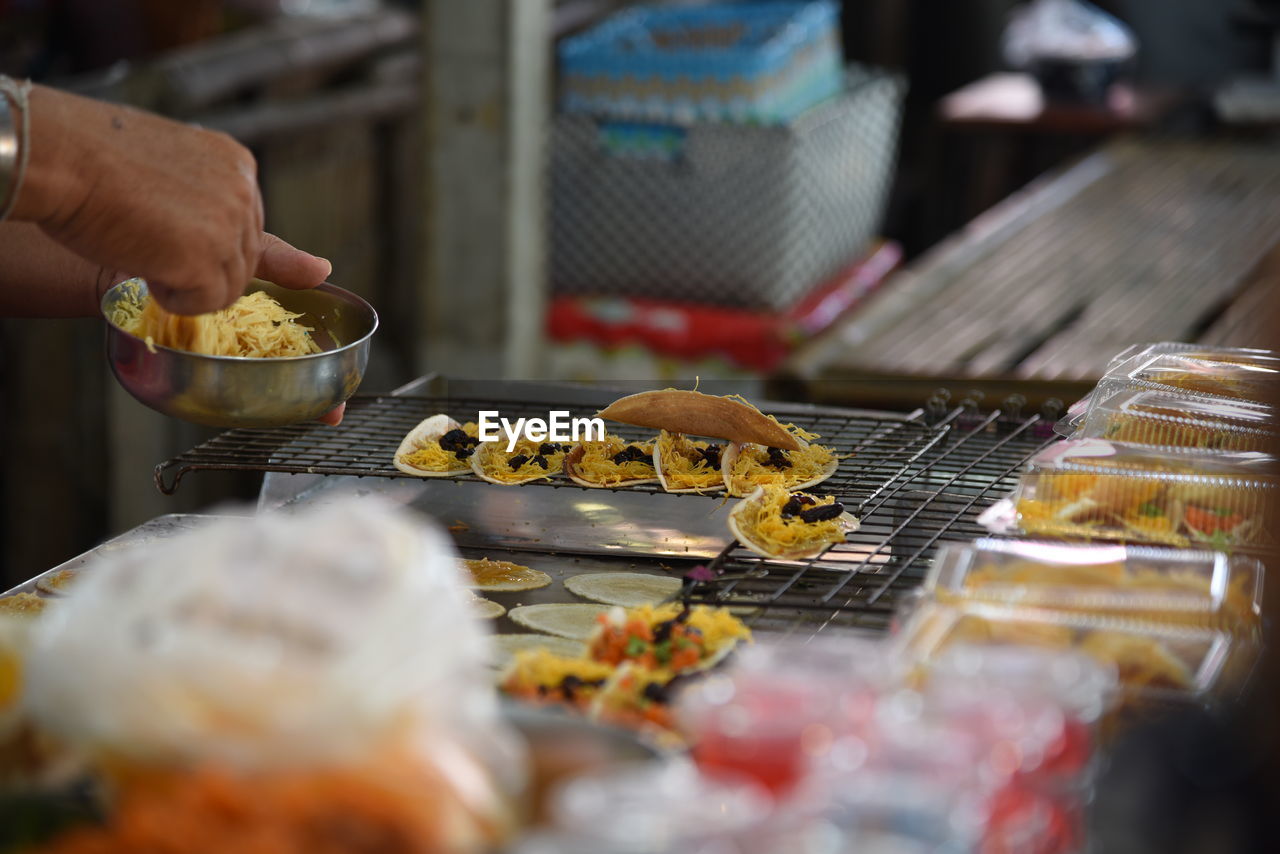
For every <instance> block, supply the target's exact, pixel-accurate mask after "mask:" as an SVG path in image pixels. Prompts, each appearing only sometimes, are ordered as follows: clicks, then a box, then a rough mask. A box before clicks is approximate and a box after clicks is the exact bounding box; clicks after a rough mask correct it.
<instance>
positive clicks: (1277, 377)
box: [1112, 352, 1280, 403]
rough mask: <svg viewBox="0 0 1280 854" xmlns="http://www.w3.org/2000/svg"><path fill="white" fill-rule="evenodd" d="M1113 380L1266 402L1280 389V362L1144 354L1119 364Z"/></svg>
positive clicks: (1264, 359) (1187, 353)
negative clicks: (1124, 380)
mask: <svg viewBox="0 0 1280 854" xmlns="http://www.w3.org/2000/svg"><path fill="white" fill-rule="evenodd" d="M1112 378H1116V379H1126V380H1132V381H1136V382H1139V383H1149V384H1151V385H1152V386H1163V387H1165V388H1170V389H1175V390H1180V391H1189V392H1193V393H1195V394H1208V395H1216V396H1219V397H1229V398H1233V399H1236V400H1248V401H1254V402H1257V403H1263V402H1265V401H1266V400H1267V399H1268V398H1269V397H1270V396H1271V395H1272V394H1274V393H1275V392H1276V391H1277V390H1278V389H1280V360H1277V359H1275V358H1274V357H1266V358H1262V357H1259V358H1257V359H1252V360H1242V361H1226V360H1223V359H1221V358H1217V359H1215V358H1212V357H1208V356H1207V355H1206V354H1202V353H1197V352H1184V353H1156V354H1145V353H1144V354H1139V355H1137V356H1135V357H1133V358H1131V359H1128V360H1126V361H1124V362H1121V363H1120V364H1119V365H1117V366H1116V368H1115V372H1114V374H1112Z"/></svg>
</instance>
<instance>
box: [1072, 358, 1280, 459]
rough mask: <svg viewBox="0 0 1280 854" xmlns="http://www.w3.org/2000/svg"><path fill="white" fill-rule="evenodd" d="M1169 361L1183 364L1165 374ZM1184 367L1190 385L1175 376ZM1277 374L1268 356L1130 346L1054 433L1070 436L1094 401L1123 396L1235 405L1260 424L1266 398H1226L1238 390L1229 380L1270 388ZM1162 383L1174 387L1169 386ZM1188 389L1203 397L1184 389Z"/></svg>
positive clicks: (1266, 414) (1278, 363) (1279, 364)
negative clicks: (1241, 378)
mask: <svg viewBox="0 0 1280 854" xmlns="http://www.w3.org/2000/svg"><path fill="white" fill-rule="evenodd" d="M1171 359H1173V360H1183V363H1182V367H1181V368H1177V369H1173V370H1170V368H1171V366H1172V365H1173V364H1177V363H1176V362H1173V363H1171V362H1170V361H1169V360H1171ZM1187 366H1192V367H1193V368H1194V371H1193V373H1194V375H1195V379H1194V380H1186V379H1185V378H1183V377H1181V376H1180V375H1181V374H1183V373H1186V371H1185V370H1184V369H1185V368H1186V367H1187ZM1277 370H1280V356H1278V355H1277V354H1276V353H1274V352H1272V351H1270V350H1252V349H1242V348H1229V347H1228V348H1215V347H1205V346H1203V345H1200V344H1184V343H1178V342H1163V343H1159V344H1135V345H1134V346H1132V347H1129V348H1128V349H1126V350H1124V351H1123V352H1121V353H1120V354H1119V355H1117V356H1116V357H1115V358H1113V359H1112V360H1111V362H1110V363H1109V364H1108V365H1107V368H1106V370H1105V371H1104V372H1103V375H1102V379H1101V380H1100V381H1099V382H1098V387H1097V388H1096V389H1094V390H1093V391H1092V392H1091V393H1089V394H1087V395H1085V396H1084V397H1083V398H1081V399H1080V400H1078V401H1076V402H1075V403H1073V404H1072V405H1071V407H1070V408H1069V409H1068V410H1067V414H1066V416H1065V417H1064V418H1063V419H1062V420H1061V421H1059V422H1058V424H1057V425H1056V426H1055V428H1054V429H1055V430H1056V431H1057V432H1058V433H1059V434H1060V435H1063V436H1071V435H1073V434H1074V433H1075V431H1076V430H1077V429H1078V428H1079V427H1080V425H1081V424H1082V423H1083V421H1084V419H1085V417H1086V415H1088V413H1089V411H1090V410H1091V409H1092V408H1093V407H1094V406H1095V405H1097V404H1098V403H1099V401H1102V400H1105V399H1108V398H1110V397H1112V396H1114V395H1116V394H1120V393H1123V392H1126V391H1157V392H1166V393H1173V394H1176V395H1178V397H1179V398H1182V399H1201V398H1207V399H1208V401H1207V402H1217V403H1222V402H1224V401H1235V406H1237V407H1241V408H1244V409H1245V410H1254V409H1256V412H1252V413H1247V417H1248V418H1249V419H1250V421H1251V422H1252V421H1253V420H1254V419H1255V418H1260V419H1262V420H1264V421H1265V420H1268V419H1270V418H1271V412H1272V409H1271V406H1270V405H1269V404H1268V403H1266V402H1265V401H1266V400H1268V399H1269V398H1264V399H1263V400H1255V399H1242V398H1241V397H1240V396H1239V395H1237V394H1232V393H1230V388H1231V387H1233V386H1235V385H1239V384H1238V383H1233V382H1231V380H1232V379H1233V376H1232V375H1233V374H1239V373H1240V372H1242V371H1244V372H1248V373H1249V374H1250V375H1251V378H1252V379H1253V380H1254V381H1261V380H1262V378H1269V379H1267V380H1266V382H1269V383H1270V382H1274V379H1275V376H1276V374H1275V372H1276V371H1277ZM1165 380H1171V381H1172V382H1174V383H1175V384H1174V385H1170V384H1168V383H1167V382H1165ZM1188 384H1190V385H1194V386H1198V387H1199V388H1200V389H1207V391H1205V390H1196V389H1191V388H1187V387H1186V386H1187V385H1188ZM1201 402H1202V403H1204V402H1206V401H1203V400H1202V401H1201ZM1197 417H1199V416H1197Z"/></svg>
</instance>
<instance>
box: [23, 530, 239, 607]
mask: <svg viewBox="0 0 1280 854" xmlns="http://www.w3.org/2000/svg"><path fill="white" fill-rule="evenodd" d="M220 518H223V517H222V516H216V515H208V514H200V513H168V514H166V515H164V516H157V517H156V518H155V519H151V520H149V521H146V522H143V523H142V524H141V525H139V526H138V527H136V528H133V529H131V530H128V531H125V532H124V533H123V534H120V535H119V536H116V537H112V538H111V539H109V540H106V541H105V542H102V543H100V544H98V545H96V546H94V547H93V548H91V549H89V550H88V551H87V552H84V553H83V554H80V555H77V556H75V557H73V558H72V559H71V560H68V561H65V562H63V563H60V564H58V565H57V566H55V567H53V568H52V569H48V570H46V571H44V572H42V573H40V574H39V575H37V576H35V577H34V578H29V579H27V580H26V581H24V582H22V583H21V584H19V585H17V586H16V587H13V588H12V589H10V590H7V591H5V593H4V595H5V596H9V595H12V594H14V593H35V594H37V595H40V596H43V595H45V594H44V593H42V592H41V591H39V590H38V589H37V585H38V584H39V583H40V580H41V579H43V578H47V577H48V576H50V575H53V574H55V573H57V572H61V571H62V570H64V569H86V568H91V567H92V566H93V564H94V563H95V562H96V561H98V560H101V558H102V556H103V555H106V554H110V553H112V552H113V551H117V550H119V549H123V548H128V547H132V546H140V545H146V544H147V543H153V542H156V541H157V540H165V539H168V538H170V537H176V536H178V535H179V534H182V533H184V532H186V531H190V530H193V529H195V528H198V527H200V526H202V525H207V524H209V523H210V522H212V521H215V520H217V519H220Z"/></svg>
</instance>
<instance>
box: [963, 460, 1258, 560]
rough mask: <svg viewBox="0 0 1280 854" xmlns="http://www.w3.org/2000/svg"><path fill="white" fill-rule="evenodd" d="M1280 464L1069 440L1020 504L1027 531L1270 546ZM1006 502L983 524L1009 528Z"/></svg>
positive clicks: (1037, 469)
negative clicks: (1275, 471)
mask: <svg viewBox="0 0 1280 854" xmlns="http://www.w3.org/2000/svg"><path fill="white" fill-rule="evenodd" d="M1273 462H1274V460H1273V458H1272V457H1270V456H1269V455H1267V454H1262V453H1257V452H1218V451H1206V450H1202V449H1196V448H1153V447H1151V446H1146V445H1131V444H1124V443H1120V442H1107V441H1103V440H1100V439H1080V440H1068V441H1064V442H1059V443H1057V444H1055V445H1052V446H1050V447H1049V448H1046V449H1045V450H1044V451H1042V452H1041V453H1040V454H1038V455H1036V456H1035V457H1034V458H1033V459H1032V460H1031V461H1030V462H1029V463H1028V466H1027V471H1026V472H1025V473H1024V474H1023V475H1022V477H1021V478H1020V480H1019V482H1018V486H1017V488H1016V490H1015V493H1014V496H1013V498H1012V502H1013V505H1014V507H1015V508H1016V523H1017V525H1018V527H1019V528H1020V529H1021V531H1022V532H1023V533H1026V534H1032V535H1042V536H1051V537H1071V538H1084V539H1113V540H1122V541H1127V542H1140V543H1142V542H1145V543H1153V544H1158V545H1169V546H1177V547H1182V548H1185V547H1187V546H1189V545H1191V544H1193V543H1202V544H1205V545H1208V546H1210V547H1212V548H1229V547H1233V546H1241V545H1255V546H1256V545H1263V544H1265V543H1266V542H1267V536H1268V535H1267V532H1266V528H1265V520H1266V512H1267V509H1268V502H1269V501H1270V500H1271V497H1272V491H1273V489H1274V482H1273V480H1272V479H1271V478H1270V477H1269V476H1268V474H1267V472H1268V469H1269V467H1270V466H1271V465H1272V463H1273ZM998 510H1003V508H1001V507H1000V505H997V507H995V508H991V510H989V511H988V512H987V513H984V514H983V517H982V518H981V519H980V521H981V522H982V523H983V524H985V525H988V527H989V529H991V530H993V531H994V532H996V533H1004V532H1007V531H1002V530H1001V528H1002V527H1003V525H1002V524H1001V523H1002V522H1003V521H1006V520H1002V519H1001V518H1000V516H1001V513H1000V512H997V511H998Z"/></svg>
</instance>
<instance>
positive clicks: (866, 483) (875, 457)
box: [155, 396, 942, 504]
mask: <svg viewBox="0 0 1280 854" xmlns="http://www.w3.org/2000/svg"><path fill="white" fill-rule="evenodd" d="M499 408H500V409H501V411H502V414H503V417H505V418H509V419H514V418H524V417H540V418H544V419H545V418H546V416H547V409H548V404H547V401H546V400H541V401H536V402H535V401H508V400H503V401H502V403H501V404H500V405H498V404H495V403H494V402H493V401H492V400H489V399H483V398H468V397H456V396H449V397H390V396H388V397H355V398H352V399H351V400H350V401H348V403H347V413H346V416H345V417H344V419H343V421H342V425H341V426H340V427H337V428H333V427H326V426H324V425H321V424H293V425H289V426H287V427H275V428H270V429H242V430H231V431H228V432H226V433H223V434H221V435H219V436H216V437H215V438H213V439H210V440H209V441H208V442H205V443H204V444H202V445H200V446H199V447H197V448H195V449H193V450H191V451H188V452H187V453H185V454H182V455H181V456H178V457H175V458H173V459H171V460H169V461H167V462H164V463H161V464H160V465H159V466H157V467H156V471H155V481H156V486H157V487H158V488H159V489H160V491H161V492H163V493H165V494H166V495H171V494H173V492H174V491H175V490H176V489H177V487H178V484H179V482H180V481H181V480H182V477H183V475H185V474H186V473H187V472H191V471H200V470H206V471H262V472H284V473H291V474H328V475H353V476H356V477H403V478H409V477H411V476H410V475H407V474H405V473H404V472H401V471H400V470H399V469H397V468H396V467H395V466H394V465H392V462H391V460H392V456H393V455H394V454H395V450H396V448H397V447H398V446H399V445H400V441H401V440H402V439H403V438H404V436H405V434H406V433H408V432H409V431H410V430H412V429H413V428H414V426H416V425H417V424H418V422H419V421H421V420H422V419H423V418H426V417H428V416H430V415H434V414H436V413H438V412H446V413H448V414H449V415H451V416H452V417H454V418H457V419H458V420H459V421H473V420H475V418H476V413H477V412H479V411H480V410H493V409H499ZM581 414H591V412H590V411H588V412H585V413H581ZM779 417H781V418H782V420H784V421H789V422H791V423H794V424H795V425H797V426H798V427H802V428H804V429H805V430H808V431H810V432H813V433H817V434H818V435H820V436H821V437H822V439H821V441H822V443H823V444H825V445H828V446H830V447H832V448H834V449H835V451H836V453H838V454H840V455H842V456H852V457H853V458H854V459H855V460H856V462H854V463H851V464H846V465H843V466H841V468H840V470H839V471H838V472H837V473H836V475H835V476H834V477H833V478H831V480H829V481H827V484H826V486H825V487H824V488H825V489H827V490H828V491H830V492H834V493H836V494H838V495H841V496H845V497H846V498H848V499H849V501H850V502H851V503H855V504H856V503H860V502H861V501H863V500H866V499H867V498H869V497H870V496H871V495H873V494H874V493H875V491H876V490H877V488H878V487H879V485H880V484H883V483H888V482H890V481H893V480H896V479H898V478H900V477H902V476H903V475H904V474H905V473H906V472H908V471H909V470H910V469H911V468H912V466H914V465H916V461H917V460H918V459H919V457H920V456H921V455H922V454H924V453H925V452H926V451H927V450H928V448H930V447H931V446H932V445H934V444H936V443H937V442H938V441H940V440H941V438H942V434H941V433H940V432H939V431H938V430H936V429H933V428H930V427H929V426H927V425H926V424H925V423H924V422H923V420H922V419H921V418H920V417H919V416H918V415H909V416H895V415H892V414H888V413H884V414H880V413H875V414H872V413H868V414H865V415H860V414H849V413H848V412H839V411H810V412H801V411H798V412H794V413H792V412H784V413H779ZM609 430H610V431H612V432H616V433H618V434H619V435H622V436H624V437H626V438H628V439H639V438H651V437H652V435H653V431H651V430H649V431H645V430H642V429H638V428H628V427H626V426H625V425H620V424H610V425H609ZM439 480H479V478H476V477H474V476H472V475H463V476H460V477H456V478H439ZM529 485H541V486H552V487H570V488H573V489H580V488H581V487H578V486H576V485H574V484H573V483H572V482H571V481H569V480H566V479H563V478H558V479H552V480H545V481H534V482H533V484H529ZM627 491H628V492H656V493H662V487H661V486H659V485H657V484H650V485H644V484H642V485H640V486H634V487H629V488H628V489H627ZM663 494H665V493H663ZM717 500H719V498H718V497H717Z"/></svg>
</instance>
